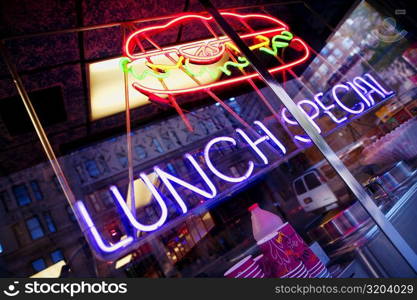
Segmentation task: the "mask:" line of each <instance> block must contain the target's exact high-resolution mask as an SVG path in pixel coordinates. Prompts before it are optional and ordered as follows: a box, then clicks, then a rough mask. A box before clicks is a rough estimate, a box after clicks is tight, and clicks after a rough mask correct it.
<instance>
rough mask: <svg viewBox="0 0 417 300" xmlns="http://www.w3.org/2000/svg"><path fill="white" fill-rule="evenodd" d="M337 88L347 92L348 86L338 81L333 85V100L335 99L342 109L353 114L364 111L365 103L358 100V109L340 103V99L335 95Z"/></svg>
mask: <svg viewBox="0 0 417 300" xmlns="http://www.w3.org/2000/svg"><path fill="white" fill-rule="evenodd" d="M338 89H339V90H340V89H342V90H345V91H346V92H349V90H350V88H349V86H347V85H344V84H342V83H339V84H336V85H335V86H333V88H332V95H333V99H334V101H336V103H337V105H339V106H340V107H341V108H342V109H344V110H346V111H347V112H350V113H352V114H355V115H357V114H360V113H361V112H363V111H364V109H365V105H364V104H363V103H362V102H359V105H360V109H358V110H354V109H352V108H349V107H347V106H346V105H344V104H343V103H342V101H340V99H339V97H338V95H337V90H338Z"/></svg>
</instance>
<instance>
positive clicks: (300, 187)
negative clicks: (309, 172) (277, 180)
mask: <svg viewBox="0 0 417 300" xmlns="http://www.w3.org/2000/svg"><path fill="white" fill-rule="evenodd" d="M295 191H296V193H297V195H301V194H304V193H305V192H306V188H305V186H304V183H303V181H302V180H301V179H298V180H297V181H296V182H295Z"/></svg>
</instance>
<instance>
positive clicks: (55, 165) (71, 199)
mask: <svg viewBox="0 0 417 300" xmlns="http://www.w3.org/2000/svg"><path fill="white" fill-rule="evenodd" d="M0 52H1V55H2V56H3V58H4V62H5V63H6V65H7V68H8V69H9V72H10V74H11V75H12V78H13V83H14V84H15V86H16V88H17V91H18V92H19V95H20V97H21V98H22V101H23V104H24V106H25V108H26V111H27V113H28V115H29V117H30V119H31V121H32V124H33V126H34V127H35V130H36V133H37V135H38V137H39V140H40V141H41V144H42V147H43V149H44V150H45V153H46V156H47V157H48V159H49V162H50V163H51V166H52V169H53V170H54V172H55V174H56V176H57V178H58V181H59V183H60V184H61V187H62V190H63V192H64V195H65V197H66V198H67V200H68V203H69V205H70V206H71V207H72V204H73V203H75V200H76V199H75V196H74V193H73V192H72V190H71V188H70V186H69V184H68V181H67V179H66V177H65V175H64V172H63V171H62V169H61V166H60V165H59V162H58V159H57V158H56V156H55V153H54V150H53V149H52V146H51V144H50V143H49V140H48V137H47V135H46V133H45V131H44V130H43V127H42V124H41V122H40V121H39V118H38V116H37V114H36V111H35V109H34V107H33V106H32V103H31V101H30V98H29V95H28V93H27V92H26V89H25V87H24V85H23V82H22V80H21V79H20V76H19V74H18V72H17V70H16V67H15V66H14V64H13V63H12V61H11V60H10V56H9V53H8V51H7V49H6V46H5V44H4V42H1V43H0ZM16 117H17V116H16Z"/></svg>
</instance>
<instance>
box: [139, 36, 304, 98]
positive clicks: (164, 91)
mask: <svg viewBox="0 0 417 300" xmlns="http://www.w3.org/2000/svg"><path fill="white" fill-rule="evenodd" d="M292 42H298V43H300V44H301V45H302V46H303V47H304V50H305V55H304V56H303V57H302V58H300V59H299V60H296V61H294V62H292V63H289V64H287V65H282V66H278V67H275V68H272V69H269V70H268V71H269V72H270V73H271V74H273V73H276V72H278V71H282V70H287V69H290V68H291V67H293V66H296V65H299V64H301V63H303V62H304V61H306V60H307V59H308V58H309V57H310V50H309V48H308V46H307V45H306V43H305V42H304V41H303V40H301V39H299V38H294V39H293V40H292ZM256 77H259V74H258V73H252V74H249V75H245V76H239V77H236V78H232V79H228V80H224V81H220V82H214V83H211V84H207V85H203V86H197V87H191V88H185V89H176V90H159V89H153V88H148V87H145V86H142V85H140V84H139V83H137V82H134V83H133V87H135V88H136V87H137V88H136V89H137V90H139V91H140V90H141V89H143V90H146V91H148V92H151V93H156V94H182V93H191V92H196V91H201V90H204V89H208V88H214V87H220V86H224V85H230V84H234V83H236V82H240V81H243V80H247V79H250V78H256Z"/></svg>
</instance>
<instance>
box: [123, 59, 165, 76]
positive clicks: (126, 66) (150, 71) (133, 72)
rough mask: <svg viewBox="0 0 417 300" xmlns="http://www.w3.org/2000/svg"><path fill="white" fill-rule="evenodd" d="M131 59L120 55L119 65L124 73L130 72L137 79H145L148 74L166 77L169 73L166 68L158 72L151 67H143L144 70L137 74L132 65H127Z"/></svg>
mask: <svg viewBox="0 0 417 300" xmlns="http://www.w3.org/2000/svg"><path fill="white" fill-rule="evenodd" d="M130 62H131V61H130V59H129V58H127V57H122V58H121V59H120V63H119V65H120V67H121V68H122V70H123V72H124V73H130V74H132V76H133V77H135V78H136V79H137V80H143V79H145V78H146V77H147V76H148V75H152V76H153V77H156V78H158V79H164V78H167V77H168V76H169V74H170V71H169V70H167V71H166V72H164V73H159V72H155V71H153V70H151V69H145V71H143V72H142V73H141V74H138V73H137V72H136V71H135V70H134V69H133V67H132V66H128V65H127V64H129V63H130Z"/></svg>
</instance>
